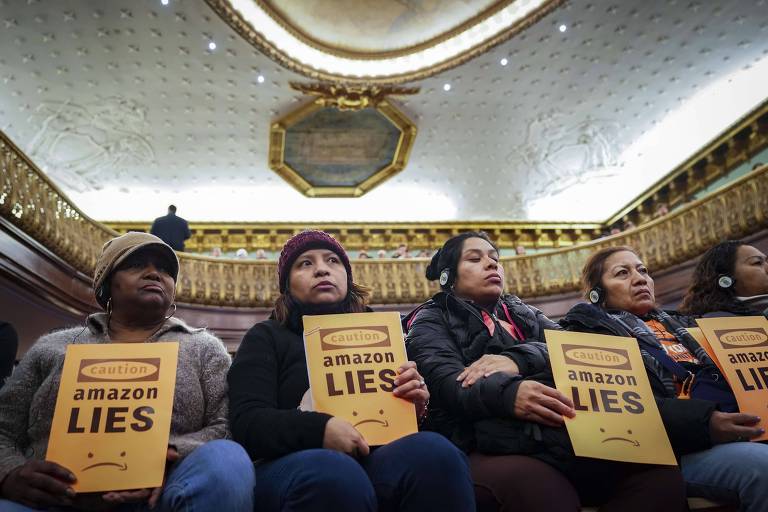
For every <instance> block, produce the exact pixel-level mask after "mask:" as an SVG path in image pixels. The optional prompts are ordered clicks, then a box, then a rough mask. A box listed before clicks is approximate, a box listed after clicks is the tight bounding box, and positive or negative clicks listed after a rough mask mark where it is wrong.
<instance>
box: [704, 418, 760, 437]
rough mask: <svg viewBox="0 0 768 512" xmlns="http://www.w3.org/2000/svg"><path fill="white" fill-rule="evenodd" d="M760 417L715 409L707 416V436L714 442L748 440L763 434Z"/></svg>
mask: <svg viewBox="0 0 768 512" xmlns="http://www.w3.org/2000/svg"><path fill="white" fill-rule="evenodd" d="M758 423H760V418H758V417H757V416H753V415H751V414H743V413H732V412H720V411H715V412H713V413H712V416H710V418H709V437H710V439H711V440H712V442H713V443H715V444H722V443H732V442H734V441H749V440H750V439H752V438H754V437H758V436H760V435H762V434H763V429H762V428H760V427H756V426H755V425H757V424H758Z"/></svg>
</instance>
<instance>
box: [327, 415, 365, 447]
mask: <svg viewBox="0 0 768 512" xmlns="http://www.w3.org/2000/svg"><path fill="white" fill-rule="evenodd" d="M323 448H328V449H329V450H336V451H339V452H342V453H346V454H347V455H351V456H353V457H364V456H366V455H368V453H370V451H371V450H370V448H369V447H368V443H366V442H365V439H363V436H362V434H360V432H358V431H357V429H356V428H355V427H353V426H352V424H351V423H349V422H348V421H346V420H343V419H341V418H337V417H333V418H331V419H330V420H328V423H326V424H325V434H324V435H323Z"/></svg>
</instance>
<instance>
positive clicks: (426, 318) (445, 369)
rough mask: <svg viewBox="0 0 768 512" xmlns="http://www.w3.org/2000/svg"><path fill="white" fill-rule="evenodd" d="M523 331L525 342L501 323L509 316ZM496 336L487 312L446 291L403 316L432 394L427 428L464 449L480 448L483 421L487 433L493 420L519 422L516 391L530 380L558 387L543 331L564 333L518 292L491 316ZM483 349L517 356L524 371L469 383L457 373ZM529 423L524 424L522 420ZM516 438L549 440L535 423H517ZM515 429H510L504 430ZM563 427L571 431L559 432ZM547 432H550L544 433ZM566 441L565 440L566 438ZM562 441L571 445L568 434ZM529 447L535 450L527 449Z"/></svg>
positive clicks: (510, 446)
mask: <svg viewBox="0 0 768 512" xmlns="http://www.w3.org/2000/svg"><path fill="white" fill-rule="evenodd" d="M505 306H506V311H507V312H508V313H509V316H510V317H511V319H512V320H513V321H514V323H515V324H516V325H517V327H519V328H520V330H521V331H522V334H523V336H524V337H525V339H524V340H515V339H514V338H513V337H512V336H510V335H509V334H508V333H507V331H506V330H505V329H504V328H502V327H501V326H500V325H499V322H498V318H502V319H504V318H505V317H506V313H505V311H504V307H505ZM490 320H491V322H492V323H493V326H494V328H493V333H491V329H490V328H489V326H487V325H486V324H485V323H484V321H483V317H482V310H481V309H480V308H479V307H477V306H476V305H474V304H473V303H471V302H468V301H465V300H462V299H459V298H457V297H456V296H454V295H452V294H449V293H444V292H440V293H438V294H437V295H435V296H434V297H433V298H432V300H430V301H428V302H427V303H425V304H423V305H422V306H420V307H419V308H417V309H416V310H414V311H413V312H412V313H411V314H410V315H408V316H407V317H406V319H405V321H404V324H405V326H406V330H407V333H408V334H407V338H406V347H407V349H408V356H409V358H410V359H412V360H414V361H416V364H417V365H418V368H419V372H420V373H421V374H422V376H424V379H425V380H426V382H427V384H428V386H429V390H430V394H431V398H430V408H429V419H428V423H427V428H429V429H431V430H435V431H437V432H440V433H441V434H443V435H445V436H446V437H448V438H449V439H451V440H452V441H453V442H454V443H455V444H456V445H457V446H459V447H460V448H462V449H463V450H465V451H473V450H475V449H476V448H477V439H476V433H477V432H478V430H477V429H476V427H477V426H478V425H480V426H481V428H483V429H484V431H485V432H488V428H490V429H495V428H496V427H497V426H498V425H493V424H489V423H488V421H486V420H510V424H511V423H514V403H515V398H516V395H517V388H518V386H519V385H520V382H522V381H523V379H525V378H530V379H533V380H538V381H540V382H543V383H545V384H548V385H552V376H551V370H550V368H549V357H548V354H547V347H546V345H545V339H544V329H556V330H561V328H560V326H558V325H557V324H556V323H554V322H553V321H551V320H550V319H548V318H547V317H546V316H544V314H543V313H542V312H541V311H539V310H538V309H536V308H534V307H531V306H528V305H526V304H524V303H523V302H522V301H521V300H520V299H519V298H517V297H515V296H513V295H506V296H504V297H502V298H501V299H500V300H499V302H498V304H497V307H496V311H495V314H494V315H493V316H492V317H491V319H490ZM484 354H501V355H505V356H507V357H509V358H510V359H512V360H514V361H515V363H516V364H517V366H518V367H519V368H520V373H521V374H520V375H516V376H509V375H505V374H502V373H495V374H492V375H490V376H489V377H487V378H483V379H480V380H478V381H477V382H475V383H474V384H473V385H472V386H470V387H468V388H463V387H462V386H461V382H457V381H456V377H457V376H458V375H459V374H460V373H461V372H462V371H463V370H464V368H465V367H467V366H469V365H470V364H472V363H473V362H474V361H476V360H477V359H479V358H480V357H481V356H482V355H484ZM523 424H525V425H523ZM512 429H513V430H516V431H515V432H513V433H512V435H513V436H515V437H516V436H518V434H521V435H522V434H523V433H522V432H518V430H526V433H524V435H526V436H533V437H536V438H537V439H538V440H539V441H540V440H541V438H542V432H541V428H540V427H538V426H537V425H536V424H532V423H530V422H523V421H517V425H515V426H514V427H513V428H512ZM503 430H507V432H509V429H503ZM553 430H558V431H562V433H564V429H553ZM545 437H546V436H545ZM561 441H562V439H561ZM517 444H518V441H516V440H513V439H509V443H508V446H507V447H506V449H503V448H502V449H500V450H499V451H500V452H506V453H515V452H516V448H515V446H517ZM562 444H565V445H568V446H567V447H566V452H567V451H568V449H570V447H569V443H568V442H567V435H565V441H563V442H562ZM521 449H522V450H524V451H530V450H533V449H534V448H531V447H528V448H521Z"/></svg>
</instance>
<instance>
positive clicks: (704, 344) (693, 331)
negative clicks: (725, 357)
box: [686, 327, 730, 384]
mask: <svg viewBox="0 0 768 512" xmlns="http://www.w3.org/2000/svg"><path fill="white" fill-rule="evenodd" d="M686 331H688V333H689V334H690V335H691V336H693V339H695V340H696V342H697V343H698V344H699V345H701V348H703V349H704V352H706V353H707V355H708V356H709V357H710V359H712V361H714V363H715V364H716V365H717V367H718V368H719V369H720V373H722V374H723V375H725V372H724V371H723V365H721V364H720V360H719V359H718V358H717V354H715V351H714V350H713V349H712V345H710V344H709V341H708V340H707V337H706V336H704V333H703V332H701V329H700V328H698V327H689V328H687V329H686ZM725 378H726V380H727V379H728V376H726V377H725ZM729 384H730V382H729Z"/></svg>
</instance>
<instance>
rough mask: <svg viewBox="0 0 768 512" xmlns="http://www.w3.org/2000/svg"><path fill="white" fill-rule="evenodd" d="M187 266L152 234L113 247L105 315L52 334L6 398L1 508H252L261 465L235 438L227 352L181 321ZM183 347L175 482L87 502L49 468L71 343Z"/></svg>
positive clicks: (61, 472) (171, 476) (104, 285)
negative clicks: (178, 295) (178, 293)
mask: <svg viewBox="0 0 768 512" xmlns="http://www.w3.org/2000/svg"><path fill="white" fill-rule="evenodd" d="M178 272H179V262H178V259H177V257H176V253H175V252H174V251H173V249H171V248H170V247H169V246H168V245H167V244H165V243H164V242H163V241H162V240H160V239H159V238H157V237H155V236H153V235H150V234H147V233H127V234H125V235H122V236H120V237H117V238H114V239H112V240H110V241H109V242H107V243H106V244H105V245H104V249H103V251H102V254H101V256H100V257H99V260H98V262H97V263H96V269H95V274H94V294H95V296H96V301H97V302H98V303H99V305H100V306H101V307H102V308H104V312H103V313H96V314H93V315H90V316H89V317H88V319H87V320H86V324H85V326H84V327H75V328H71V329H64V330H61V331H56V332H53V333H51V334H48V335H45V336H43V337H42V338H40V339H39V340H38V341H37V342H36V343H35V344H34V345H33V346H32V348H30V349H29V351H28V352H27V354H26V355H25V356H24V358H23V359H22V360H21V363H20V364H19V367H18V368H17V369H16V371H15V372H14V373H13V375H12V377H11V378H10V379H9V380H8V382H7V383H6V385H5V386H4V387H3V388H2V391H0V411H2V413H1V414H0V510H3V511H4V512H5V511H29V510H38V509H47V508H49V507H53V508H55V509H56V510H110V509H115V510H131V511H135V510H144V509H149V508H152V509H156V510H163V511H166V510H167V511H171V510H189V509H195V510H214V509H219V510H252V508H253V486H254V475H253V465H252V463H251V461H250V459H249V458H248V455H247V454H246V452H245V451H244V450H243V449H242V448H241V447H240V445H238V444H237V443H234V442H232V441H228V440H224V438H225V437H227V436H228V429H227V399H226V381H225V378H226V373H227V370H228V368H229V365H230V359H229V355H228V354H227V351H226V350H225V348H224V345H223V344H222V343H221V341H219V340H218V339H217V338H216V337H214V336H213V335H211V334H210V333H208V332H207V331H206V330H205V329H195V328H191V327H189V326H188V325H187V324H185V323H184V322H183V321H181V320H179V319H176V318H173V313H174V312H175V310H176V306H175V304H174V302H173V301H174V293H175V284H176V278H177V276H178ZM162 341H178V342H179V359H178V365H177V367H178V370H177V374H176V392H175V394H174V404H173V413H172V417H171V432H170V439H169V446H168V452H167V461H168V464H167V470H166V479H165V484H164V486H163V487H161V488H156V489H137V490H131V491H114V492H108V493H89V494H79V495H78V494H77V493H75V491H74V490H73V489H72V487H71V484H72V483H73V482H74V479H75V477H74V475H73V474H72V473H71V472H70V471H69V469H67V468H64V467H62V466H60V465H58V464H56V463H53V462H48V461H46V460H45V455H46V447H47V445H48V436H49V432H50V428H51V421H52V418H53V411H54V408H55V404H56V396H57V392H58V386H59V382H60V379H61V371H62V366H63V361H64V355H65V352H66V348H67V345H69V344H71V343H155V342H162Z"/></svg>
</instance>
